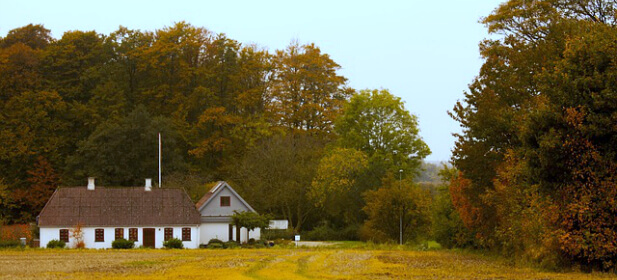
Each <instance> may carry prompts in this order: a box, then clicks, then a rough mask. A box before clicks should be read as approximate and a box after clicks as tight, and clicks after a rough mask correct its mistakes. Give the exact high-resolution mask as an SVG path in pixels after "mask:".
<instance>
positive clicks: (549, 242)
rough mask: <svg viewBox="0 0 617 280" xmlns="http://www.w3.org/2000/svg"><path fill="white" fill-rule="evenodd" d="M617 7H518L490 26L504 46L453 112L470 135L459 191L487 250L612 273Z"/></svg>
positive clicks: (455, 190)
mask: <svg viewBox="0 0 617 280" xmlns="http://www.w3.org/2000/svg"><path fill="white" fill-rule="evenodd" d="M614 8H615V2H614V1H603V0H600V1H595V0H593V1H591V0H590V1H587V0H586V1H573V0H572V1H571V0H548V1H533V2H529V1H519V0H511V1H507V2H506V3H503V4H502V5H500V6H499V8H498V9H496V10H495V11H494V12H493V13H492V14H491V15H489V16H488V17H487V18H485V19H484V20H483V22H484V23H485V24H486V25H487V26H488V28H489V32H491V33H500V34H502V35H503V37H501V38H500V39H496V40H486V41H484V42H482V43H481V45H480V49H481V54H482V56H483V57H484V59H485V63H484V65H483V66H482V68H481V71H480V74H479V76H478V77H477V78H476V79H475V80H474V82H473V83H472V84H471V85H470V87H469V91H468V92H467V93H466V94H465V99H464V100H463V102H459V103H457V105H456V106H455V107H454V110H453V112H452V113H451V115H452V116H453V117H454V118H455V119H456V120H457V121H459V122H460V124H461V127H462V128H463V132H462V133H461V134H460V135H458V139H457V141H456V146H455V149H454V152H453V162H454V164H455V166H456V167H457V168H458V169H459V170H460V171H461V173H460V176H458V179H456V180H452V183H451V185H450V191H451V194H452V200H453V204H454V205H455V207H456V209H457V211H458V212H459V214H460V217H461V219H462V220H463V222H464V223H465V225H466V226H468V227H469V229H470V230H471V231H472V232H475V235H476V237H477V239H478V241H479V244H482V245H484V246H486V247H489V248H495V249H499V250H500V251H502V252H505V254H509V255H513V256H515V257H517V258H519V257H518V256H523V257H525V258H530V259H532V260H536V261H545V260H546V259H548V258H549V257H550V258H553V259H559V258H562V257H565V258H566V260H567V261H566V262H565V263H578V264H582V265H583V266H588V267H593V268H601V269H609V268H611V267H614V263H615V261H616V260H615V259H614V258H613V257H612V256H613V255H614V252H615V251H617V250H614V248H615V244H613V242H604V243H602V242H600V241H599V240H603V239H606V240H612V237H611V236H613V235H614V232H615V226H614V225H613V222H612V220H610V219H609V220H607V219H604V218H603V217H609V216H612V215H613V213H614V209H613V207H611V206H609V205H610V203H609V204H606V201H607V199H606V198H607V197H612V196H614V194H613V192H614V188H613V184H614V183H613V180H614V179H613V178H612V177H613V176H612V175H610V174H613V168H614V162H615V159H616V158H617V156H616V155H617V151H616V150H615V148H614V147H615V143H616V142H615V140H614V135H615V129H614V126H613V123H614V122H615V117H614V116H613V113H612V112H614V111H615V109H616V108H617V107H615V105H614V104H615V100H614V99H615V98H614V92H615V91H616V90H617V88H616V87H615V85H614V83H612V82H609V81H612V80H613V76H614V75H615V70H614V67H613V66H612V65H614V63H615V60H614V58H613V57H615V53H614V47H613V46H614V41H615V38H616V37H615V35H616V34H617V33H616V32H615V26H614V24H615V13H614ZM609 201H610V199H609ZM587 217H595V218H594V219H593V221H592V220H590V219H588V218H587ZM601 243H602V244H603V245H600V244H601ZM555 255H557V257H554V256H555Z"/></svg>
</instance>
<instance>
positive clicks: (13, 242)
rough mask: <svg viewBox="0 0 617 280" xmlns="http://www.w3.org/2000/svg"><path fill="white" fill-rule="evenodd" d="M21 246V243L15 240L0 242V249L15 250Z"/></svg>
mask: <svg viewBox="0 0 617 280" xmlns="http://www.w3.org/2000/svg"><path fill="white" fill-rule="evenodd" d="M19 246H21V242H20V241H17V240H0V248H16V247H19Z"/></svg>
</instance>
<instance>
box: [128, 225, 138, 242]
mask: <svg viewBox="0 0 617 280" xmlns="http://www.w3.org/2000/svg"><path fill="white" fill-rule="evenodd" d="M129 240H130V241H136V242H137V241H139V230H138V229H137V228H129Z"/></svg>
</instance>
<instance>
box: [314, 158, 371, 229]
mask: <svg viewBox="0 0 617 280" xmlns="http://www.w3.org/2000/svg"><path fill="white" fill-rule="evenodd" d="M367 168H368V160H367V157H366V155H365V154H364V153H362V152H360V151H357V150H354V149H343V148H336V149H334V150H332V151H331V152H330V153H328V154H327V155H326V156H324V157H323V158H322V159H321V161H320V162H319V166H318V167H317V174H316V175H315V178H314V179H313V182H312V184H311V188H310V190H309V191H308V196H309V199H310V200H311V201H312V202H313V203H314V205H315V206H316V207H317V208H319V209H322V210H323V212H324V213H325V215H326V216H327V217H328V219H329V220H331V221H333V220H334V221H335V222H336V223H337V225H340V224H342V223H345V224H357V223H359V222H361V220H362V217H361V216H360V215H361V210H362V206H363V205H364V201H363V200H362V193H363V192H364V191H366V189H362V184H360V183H359V182H358V181H359V180H362V176H363V174H364V173H365V172H366V169H367Z"/></svg>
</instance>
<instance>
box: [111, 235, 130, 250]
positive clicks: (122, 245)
mask: <svg viewBox="0 0 617 280" xmlns="http://www.w3.org/2000/svg"><path fill="white" fill-rule="evenodd" d="M134 247H135V241H132V240H126V239H124V238H120V239H116V240H114V241H113V242H111V248H114V249H133V248H134Z"/></svg>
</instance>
